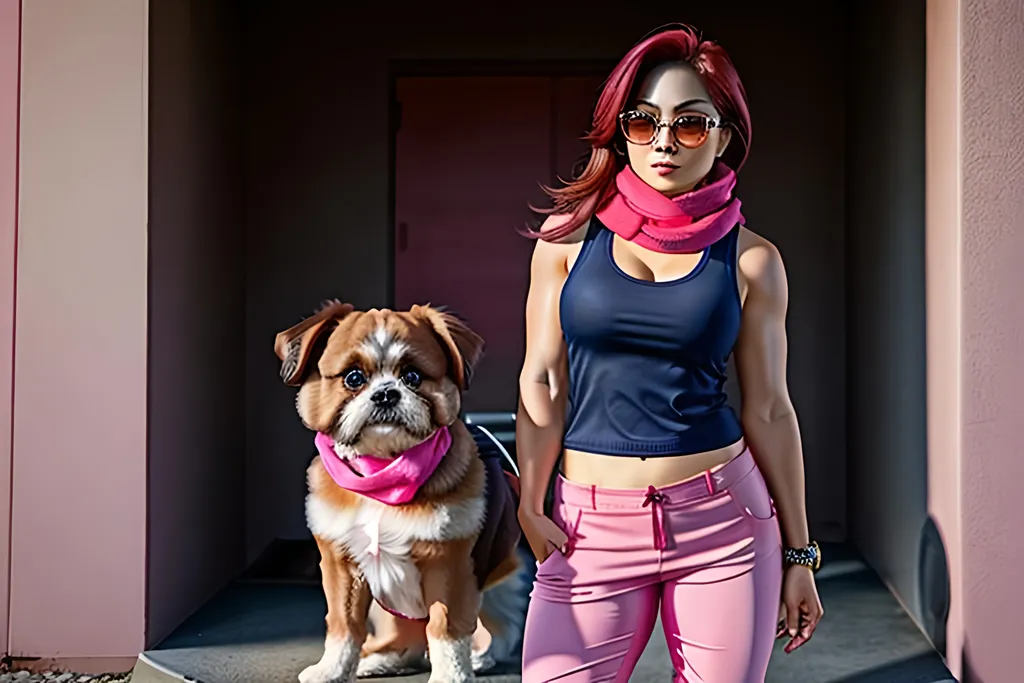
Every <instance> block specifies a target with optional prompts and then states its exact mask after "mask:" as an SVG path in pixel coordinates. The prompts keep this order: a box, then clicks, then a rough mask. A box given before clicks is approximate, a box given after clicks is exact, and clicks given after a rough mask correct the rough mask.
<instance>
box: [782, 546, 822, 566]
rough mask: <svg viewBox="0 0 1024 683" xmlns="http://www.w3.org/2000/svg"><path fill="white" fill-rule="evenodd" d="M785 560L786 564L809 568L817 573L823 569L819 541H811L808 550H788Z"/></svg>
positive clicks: (784, 554) (784, 555) (785, 553)
mask: <svg viewBox="0 0 1024 683" xmlns="http://www.w3.org/2000/svg"><path fill="white" fill-rule="evenodd" d="M783 559H785V561H786V564H789V565H794V564H795V565H800V566H802V567H808V568H810V570H811V571H814V572H816V571H818V570H819V569H820V568H821V548H820V547H819V546H818V542H817V541H811V544H810V545H809V546H807V547H806V548H786V550H785V552H784V553H783Z"/></svg>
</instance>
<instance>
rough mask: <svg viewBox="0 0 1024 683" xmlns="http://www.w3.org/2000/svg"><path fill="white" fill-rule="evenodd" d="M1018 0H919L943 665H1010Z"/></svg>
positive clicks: (1018, 561)
mask: <svg viewBox="0 0 1024 683" xmlns="http://www.w3.org/2000/svg"><path fill="white" fill-rule="evenodd" d="M1022 34H1024V5H1022V4H1021V3H1020V2H1019V0H933V1H931V2H929V3H928V41H929V44H928V89H927V93H928V105H927V111H928V132H927V137H928V139H927V145H928V181H927V182H928V217H927V221H928V247H927V248H928V254H927V260H928V350H927V353H928V368H929V369H928V384H929V387H928V396H929V413H928V418H929V420H928V421H929V503H930V510H931V512H932V514H933V515H934V516H935V517H936V518H937V520H938V521H939V525H940V528H941V529H942V532H943V536H944V540H945V542H946V546H947V552H948V555H949V561H950V573H951V577H952V578H951V583H952V586H951V591H952V598H953V605H952V610H951V614H950V620H949V629H948V632H949V640H948V653H949V662H948V664H949V667H950V669H951V670H952V671H953V673H954V674H955V675H957V676H958V677H960V676H962V677H963V680H966V681H971V682H972V683H1000V682H1001V681H1011V680H1017V679H1018V678H1019V676H1020V674H1019V671H1020V664H1019V655H1018V653H1017V650H1018V649H1019V648H1018V647H1017V642H1016V640H1017V636H1018V635H1019V632H1020V627H1021V624H1022V623H1024V593H1022V592H1021V590H1020V582H1019V575H1020V567H1021V566H1024V536H1022V535H1021V533H1020V519H1021V513H1020V503H1019V499H1020V482H1021V481H1024V458H1022V457H1021V450H1022V449H1021V441H1022V438H1024V433H1022V432H1021V430H1020V425H1021V424H1024V394H1022V387H1024V363H1022V362H1021V355H1020V354H1021V348H1022V346H1021V339H1022V337H1024V304H1022V303H1021V300H1020V290H1021V287H1022V286H1024V278H1022V277H1021V272H1022V271H1021V270H1020V261H1021V255H1022V254H1024V230H1022V229H1021V228H1022V223H1021V217H1022V216H1024V183H1022V180H1024V178H1022V175H1024V163H1022V162H1021V159H1024V121H1022V119H1021V118H1020V116H1019V112H1020V109H1021V107H1022V105H1024V44H1022V43H1021V41H1020V36H1021V35H1022Z"/></svg>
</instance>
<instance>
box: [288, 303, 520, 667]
mask: <svg viewBox="0 0 1024 683" xmlns="http://www.w3.org/2000/svg"><path fill="white" fill-rule="evenodd" d="M274 347H275V352H276V353H277V356H278V358H279V359H280V360H281V363H282V365H281V377H282V379H283V380H284V381H285V383H286V384H288V385H290V386H297V387H300V388H299V391H298V397H297V399H296V407H297V409H298V413H299V416H300V418H301V419H302V422H303V423H304V424H305V426H306V427H307V428H309V429H310V430H312V431H314V432H316V433H317V439H318V449H320V454H319V455H317V456H316V457H314V458H313V461H312V463H311V464H310V466H309V468H308V470H307V480H308V489H309V490H308V495H307V498H306V520H307V524H308V526H309V528H310V530H311V531H312V533H313V536H314V538H315V539H316V542H317V545H318V546H319V549H320V555H321V562H320V568H321V573H322V577H323V588H324V593H325V595H326V598H327V619H326V621H327V637H326V641H325V645H324V653H323V657H322V658H321V659H320V661H319V662H318V663H316V664H314V665H312V666H309V667H308V668H306V669H305V670H304V671H303V672H302V673H301V674H300V675H299V681H300V682H301V683H327V682H330V683H336V682H345V683H350V682H351V681H354V680H355V679H356V677H357V676H362V675H387V674H393V673H399V672H401V671H403V670H408V669H409V668H415V667H416V665H417V664H426V663H427V662H428V657H429V666H430V669H431V675H430V680H431V681H432V682H433V681H437V682H439V681H444V682H445V683H458V682H460V681H470V680H473V678H474V670H479V669H480V668H482V667H485V666H487V665H488V664H489V663H492V662H493V660H494V659H495V658H502V657H506V656H508V655H509V654H510V653H511V651H512V650H513V649H514V647H515V645H516V643H517V642H518V638H519V636H520V635H521V629H522V622H523V619H524V618H525V609H526V608H525V601H526V597H525V592H524V590H523V583H524V582H525V581H526V580H528V579H527V578H526V576H527V575H526V574H525V570H524V568H523V567H522V565H521V563H520V561H519V559H518V555H517V550H516V549H517V545H518V541H519V528H518V522H517V520H516V500H515V496H516V489H517V487H516V486H515V482H514V481H510V480H508V479H506V477H505V476H504V472H503V471H502V470H501V467H500V464H493V463H492V464H490V465H488V464H487V463H485V461H484V460H483V459H481V457H480V455H479V453H478V451H477V448H476V444H475V442H474V440H473V438H472V435H471V434H470V433H469V431H468V430H467V428H466V426H465V424H463V422H462V421H461V420H460V419H459V414H460V410H461V402H462V392H463V391H464V390H465V389H466V388H467V386H468V383H469V379H470V376H471V375H472V372H473V367H474V366H475V365H476V363H477V362H478V361H479V359H480V357H481V355H482V353H483V348H484V342H483V340H482V339H481V338H480V337H479V336H477V335H476V334H475V333H474V332H473V331H471V330H470V329H469V328H468V327H467V326H466V325H465V324H464V323H462V322H461V321H460V320H459V319H457V318H456V317H455V316H453V315H451V314H448V313H446V312H444V311H442V310H440V309H437V308H433V307H431V306H414V307H413V308H412V309H411V310H409V311H404V312H395V311H389V310H376V309H374V310H370V311H355V310H354V308H353V307H352V306H351V305H349V304H344V303H341V302H338V301H333V302H328V303H326V304H324V306H323V307H322V308H321V309H320V310H319V311H318V312H317V313H316V314H314V315H313V316H312V317H310V318H307V319H306V320H304V321H302V322H301V323H299V324H298V325H295V326H294V327H292V328H290V329H288V330H286V331H284V332H281V333H280V334H279V335H277V339H276V341H275V344H274ZM441 432H446V434H445V435H444V440H442V443H443V444H448V443H449V442H450V445H448V447H447V450H446V452H444V453H443V456H441V455H438V457H437V458H435V460H434V462H436V463H437V464H436V465H435V466H432V469H428V470H426V472H429V473H425V474H423V475H422V476H423V477H425V480H423V481H422V482H421V483H419V484H418V487H416V488H415V489H410V488H409V487H406V489H405V490H406V491H407V492H408V491H410V490H415V494H414V495H413V494H411V493H410V494H409V495H410V496H411V498H408V497H407V498H408V499H407V500H405V501H403V502H400V503H396V502H394V500H393V499H388V500H384V499H381V498H380V497H375V496H371V495H368V494H365V492H363V491H362V490H361V489H359V488H358V487H349V488H346V487H345V486H342V485H341V484H339V481H341V482H348V481H349V478H350V477H353V476H355V477H359V476H361V474H360V473H361V472H363V470H358V468H356V467H355V465H356V464H357V463H358V462H359V461H360V460H359V459H360V458H363V459H365V458H364V456H370V457H375V458H376V459H377V462H385V463H390V462H393V459H394V458H396V457H399V456H400V455H402V454H407V453H410V452H413V451H414V450H415V449H419V450H415V452H421V451H422V449H423V444H426V443H428V442H430V443H436V442H437V441H438V436H439V434H440V433H441ZM324 443H326V444H328V445H327V446H323V444H324ZM324 448H329V449H331V452H325V451H324V450H323V449H324ZM411 449H413V450H411ZM437 452H438V453H440V452H441V451H440V447H439V448H438V449H437ZM335 456H337V457H335ZM325 457H326V459H327V460H326V461H325ZM381 458H384V459H388V460H380V459H381ZM328 465H329V467H328ZM344 467H348V468H349V469H348V470H344V471H343V472H342V471H341V470H339V469H338V468H344ZM394 469H396V468H392V470H394ZM342 475H343V476H342ZM398 615H402V616H398ZM370 626H372V630H373V636H369V630H370V629H369V627H370Z"/></svg>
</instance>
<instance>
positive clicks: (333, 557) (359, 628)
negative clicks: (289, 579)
mask: <svg viewBox="0 0 1024 683" xmlns="http://www.w3.org/2000/svg"><path fill="white" fill-rule="evenodd" d="M316 543H317V546H319V548H320V571H321V574H322V575H323V585H324V596H325V597H326V598H327V638H326V640H325V641H324V654H323V657H321V658H320V661H319V662H317V663H316V664H314V665H312V666H309V667H306V669H305V670H304V671H303V672H302V673H300V674H299V683H354V681H355V680H356V670H357V669H358V667H359V653H360V649H361V648H362V645H363V642H364V641H365V640H366V618H367V615H368V613H369V610H370V588H369V586H368V585H367V583H366V580H365V579H364V578H363V576H362V574H361V573H360V571H359V568H358V567H357V566H356V565H354V564H352V563H350V562H349V561H348V559H347V558H346V557H345V556H343V555H342V554H341V553H339V552H338V551H337V550H336V549H335V548H334V547H333V545H332V544H331V543H330V542H329V541H324V540H323V539H321V538H319V537H317V539H316Z"/></svg>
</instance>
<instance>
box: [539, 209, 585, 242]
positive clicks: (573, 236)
mask: <svg viewBox="0 0 1024 683" xmlns="http://www.w3.org/2000/svg"><path fill="white" fill-rule="evenodd" d="M570 218H571V217H570V216H569V215H568V214H561V213H556V214H551V215H550V216H548V217H547V218H545V219H544V222H543V223H542V224H541V226H540V230H539V231H540V233H541V234H542V235H543V234H546V233H551V232H553V231H555V230H557V229H558V228H561V227H562V226H564V225H565V224H566V223H568V222H569V219H570ZM590 220H591V219H589V218H588V219H587V220H586V221H584V223H583V225H581V226H579V227H578V228H576V229H575V230H573V231H572V232H571V233H569V234H568V235H564V236H562V237H559V238H557V239H554V240H551V241H548V240H544V239H541V240H539V241H540V242H543V243H544V244H549V245H551V246H552V247H556V248H557V247H561V248H566V247H572V246H573V245H576V244H579V243H581V242H582V241H583V240H584V239H585V238H586V236H587V231H588V230H589V229H590Z"/></svg>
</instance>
